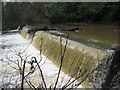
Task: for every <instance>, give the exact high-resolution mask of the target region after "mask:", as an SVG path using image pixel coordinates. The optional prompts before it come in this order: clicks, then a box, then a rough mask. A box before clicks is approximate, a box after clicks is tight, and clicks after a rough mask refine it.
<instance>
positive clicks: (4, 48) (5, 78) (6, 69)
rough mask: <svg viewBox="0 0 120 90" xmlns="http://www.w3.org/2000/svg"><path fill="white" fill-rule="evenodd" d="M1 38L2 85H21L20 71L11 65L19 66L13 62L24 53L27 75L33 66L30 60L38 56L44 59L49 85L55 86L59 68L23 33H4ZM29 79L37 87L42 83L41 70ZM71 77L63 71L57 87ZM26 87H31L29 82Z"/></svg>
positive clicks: (0, 81) (44, 72)
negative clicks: (27, 39)
mask: <svg viewBox="0 0 120 90" xmlns="http://www.w3.org/2000/svg"><path fill="white" fill-rule="evenodd" d="M0 40H1V42H0V55H1V57H0V64H1V65H0V66H1V68H0V72H1V75H0V86H2V87H8V88H9V87H16V85H20V82H21V80H20V75H19V71H18V70H15V69H13V68H12V67H11V66H13V67H17V66H16V65H15V64H14V63H13V62H16V60H17V59H18V60H19V58H18V56H17V55H16V54H18V53H22V54H21V56H23V59H26V61H27V63H26V67H25V75H27V74H28V73H29V71H30V67H31V66H30V64H28V62H29V61H30V60H31V57H36V58H37V60H38V61H40V60H41V59H42V60H41V62H40V66H41V69H42V71H43V75H44V77H45V81H46V84H47V87H50V86H54V84H55V81H56V77H57V73H58V70H59V68H58V67H57V66H55V65H54V64H53V63H52V62H51V61H50V60H48V59H47V58H46V57H45V56H43V55H41V56H40V52H39V51H38V50H36V49H35V48H34V47H33V45H32V44H31V42H30V41H26V40H25V39H24V38H23V37H22V36H21V35H19V34H16V33H14V34H12V33H8V34H3V35H2V36H1V37H0ZM26 57H27V58H26ZM8 59H10V60H12V61H13V62H10V65H8V61H9V60H8ZM27 79H28V80H30V81H31V82H32V84H33V85H34V86H35V87H37V86H39V85H41V84H42V82H41V76H40V74H39V70H36V71H35V72H34V73H33V74H30V75H29V76H28V77H27ZM69 79H70V77H69V76H68V75H67V74H65V73H63V72H61V74H60V78H59V83H58V85H57V87H62V86H63V85H65V83H66V82H67V81H68V80H69ZM24 87H25V88H27V87H28V88H29V86H28V85H27V83H25V85H24ZM79 87H81V86H79Z"/></svg>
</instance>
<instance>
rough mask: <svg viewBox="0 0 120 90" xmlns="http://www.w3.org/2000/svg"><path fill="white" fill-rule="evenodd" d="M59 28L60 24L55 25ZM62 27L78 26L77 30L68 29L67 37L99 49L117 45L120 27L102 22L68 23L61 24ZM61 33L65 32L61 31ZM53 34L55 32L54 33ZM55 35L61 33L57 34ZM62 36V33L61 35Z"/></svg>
mask: <svg viewBox="0 0 120 90" xmlns="http://www.w3.org/2000/svg"><path fill="white" fill-rule="evenodd" d="M56 27H58V28H61V26H59V25H58V26H57V25H56ZM62 27H64V28H76V27H78V28H79V30H78V31H76V32H75V31H74V32H71V31H69V32H68V34H69V39H72V40H74V41H77V42H80V43H83V44H85V45H88V46H91V47H96V48H99V49H109V48H112V47H116V46H118V45H119V43H118V40H119V39H118V38H119V34H120V32H119V30H120V27H118V26H114V25H103V24H96V25H95V24H83V25H79V24H78V25H76V26H75V25H70V26H64V25H63V26H62ZM60 32H61V33H66V32H62V31H60ZM54 34H55V33H54ZM56 35H62V34H57V33H56ZM63 36H64V35H63Z"/></svg>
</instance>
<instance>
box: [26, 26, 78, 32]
mask: <svg viewBox="0 0 120 90" xmlns="http://www.w3.org/2000/svg"><path fill="white" fill-rule="evenodd" d="M76 30H79V28H73V29H59V28H48V27H44V28H37V27H35V28H31V29H30V30H29V31H28V32H27V33H31V32H32V33H35V32H37V31H76Z"/></svg>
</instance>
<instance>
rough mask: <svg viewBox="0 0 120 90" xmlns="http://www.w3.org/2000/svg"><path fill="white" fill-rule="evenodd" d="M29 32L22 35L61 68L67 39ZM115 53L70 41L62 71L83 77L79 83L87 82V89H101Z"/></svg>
mask: <svg viewBox="0 0 120 90" xmlns="http://www.w3.org/2000/svg"><path fill="white" fill-rule="evenodd" d="M29 30H30V28H28V27H23V29H22V30H21V35H22V36H23V37H24V38H26V39H29V40H31V41H32V44H33V45H34V47H35V48H36V49H38V50H41V52H42V54H43V55H45V56H46V57H47V58H48V59H49V60H51V61H52V62H53V63H54V64H55V65H57V66H58V67H59V66H60V63H61V54H63V51H64V49H65V44H66V41H67V39H66V38H65V37H60V36H55V35H52V34H50V33H49V32H44V31H38V32H36V33H32V32H31V33H29V34H28V33H27V32H28V31H29ZM61 47H62V49H61ZM61 51H62V52H61ZM113 52H114V50H101V49H97V48H94V47H90V46H86V45H84V44H81V43H78V42H75V41H72V40H69V39H68V41H67V47H66V51H65V56H64V59H63V65H62V71H63V72H65V73H66V74H68V75H69V76H71V77H74V78H77V77H79V76H81V77H80V78H79V79H78V80H77V81H78V82H81V81H82V80H85V81H84V82H83V83H82V86H83V87H85V88H89V87H97V88H101V86H102V84H103V82H105V78H106V75H107V73H108V71H109V67H110V65H111V62H112V60H108V57H109V56H112V55H113ZM82 74H83V75H82Z"/></svg>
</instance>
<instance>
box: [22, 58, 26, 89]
mask: <svg viewBox="0 0 120 90" xmlns="http://www.w3.org/2000/svg"><path fill="white" fill-rule="evenodd" d="M25 64H26V60H24V64H23V70H22V83H21V90H23V88H24V87H23V84H24V70H25Z"/></svg>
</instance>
